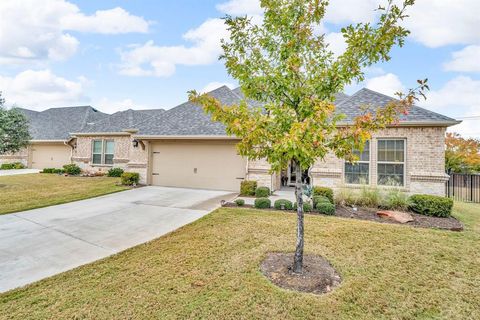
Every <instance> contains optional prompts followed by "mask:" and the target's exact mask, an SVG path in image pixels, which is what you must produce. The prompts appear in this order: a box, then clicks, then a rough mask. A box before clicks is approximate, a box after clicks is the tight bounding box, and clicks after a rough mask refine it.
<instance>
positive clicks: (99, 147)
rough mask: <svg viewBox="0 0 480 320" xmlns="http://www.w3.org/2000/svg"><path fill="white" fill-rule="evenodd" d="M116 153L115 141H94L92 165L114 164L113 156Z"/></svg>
mask: <svg viewBox="0 0 480 320" xmlns="http://www.w3.org/2000/svg"><path fill="white" fill-rule="evenodd" d="M114 152H115V141H113V140H93V142H92V163H93V164H107V165H110V164H113V155H114Z"/></svg>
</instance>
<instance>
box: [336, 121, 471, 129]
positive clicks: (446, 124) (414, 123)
mask: <svg viewBox="0 0 480 320" xmlns="http://www.w3.org/2000/svg"><path fill="white" fill-rule="evenodd" d="M460 123H462V121H458V120H452V121H402V122H400V123H398V124H391V125H387V127H451V126H454V125H457V124H460ZM352 124H353V122H338V123H337V125H338V126H339V127H344V126H350V125H352Z"/></svg>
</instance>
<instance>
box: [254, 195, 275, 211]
mask: <svg viewBox="0 0 480 320" xmlns="http://www.w3.org/2000/svg"><path fill="white" fill-rule="evenodd" d="M271 206H272V202H271V201H270V199H268V198H257V199H255V203H254V207H255V208H257V209H266V208H270V207H271Z"/></svg>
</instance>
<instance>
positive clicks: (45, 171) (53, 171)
mask: <svg viewBox="0 0 480 320" xmlns="http://www.w3.org/2000/svg"><path fill="white" fill-rule="evenodd" d="M42 173H56V174H62V173H64V171H63V169H55V168H45V169H43V170H42Z"/></svg>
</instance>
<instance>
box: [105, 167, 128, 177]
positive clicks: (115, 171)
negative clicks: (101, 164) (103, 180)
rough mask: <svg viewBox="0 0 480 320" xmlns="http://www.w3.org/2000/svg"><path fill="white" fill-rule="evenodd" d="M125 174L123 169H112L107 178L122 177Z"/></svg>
mask: <svg viewBox="0 0 480 320" xmlns="http://www.w3.org/2000/svg"><path fill="white" fill-rule="evenodd" d="M123 172H124V171H123V169H122V168H111V169H110V170H108V172H107V176H108V177H121V176H122V173H123Z"/></svg>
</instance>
